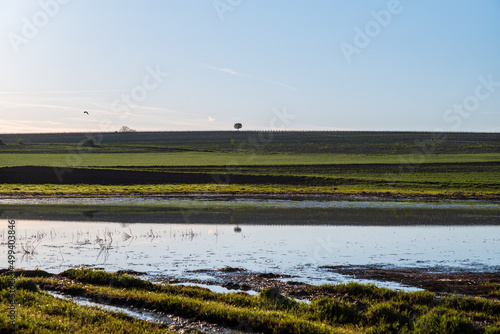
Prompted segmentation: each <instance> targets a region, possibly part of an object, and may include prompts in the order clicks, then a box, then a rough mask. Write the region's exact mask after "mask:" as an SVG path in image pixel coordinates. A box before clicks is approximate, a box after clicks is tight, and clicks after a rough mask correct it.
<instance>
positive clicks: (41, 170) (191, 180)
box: [0, 166, 335, 185]
mask: <svg viewBox="0 0 500 334" xmlns="http://www.w3.org/2000/svg"><path fill="white" fill-rule="evenodd" d="M59 169H60V168H51V167H36V166H26V167H4V168H0V183H10V184H13V183H15V184H100V185H134V184H287V185H333V184H334V183H335V182H334V180H329V179H326V178H321V177H306V176H275V175H240V174H220V173H172V172H150V171H129V170H116V169H90V168H71V169H67V170H66V171H65V172H64V173H62V172H61V171H59V172H58V170H59Z"/></svg>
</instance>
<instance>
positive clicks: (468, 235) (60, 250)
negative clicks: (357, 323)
mask: <svg viewBox="0 0 500 334" xmlns="http://www.w3.org/2000/svg"><path fill="white" fill-rule="evenodd" d="M16 224H17V230H18V233H19V235H27V236H28V240H29V242H31V243H30V245H35V247H34V248H30V249H33V250H34V252H33V254H30V257H29V261H28V258H23V257H20V258H18V263H17V267H20V268H25V269H34V268H36V267H38V268H39V269H43V270H48V271H49V272H53V273H57V272H60V271H63V270H66V269H68V268H74V267H79V266H89V267H99V268H104V269H106V270H109V271H117V270H125V269H129V270H135V271H142V272H147V273H149V274H151V275H166V276H170V277H192V278H199V277H198V276H197V275H200V274H199V273H192V272H188V271H193V270H201V269H218V268H223V267H226V266H231V267H244V268H247V269H249V270H251V271H256V272H274V273H283V274H292V275H296V276H298V277H297V278H296V280H301V281H306V282H311V283H318V282H328V281H338V280H341V279H342V277H341V276H340V275H338V274H335V273H328V272H325V271H323V270H322V269H321V268H320V267H321V266H325V265H329V266H335V265H360V266H361V265H378V266H386V267H391V266H397V267H420V268H431V269H438V270H439V269H441V270H450V269H468V270H481V271H483V270H486V271H494V270H498V269H499V268H500V263H499V259H500V249H499V248H498V247H497V246H496V245H498V243H499V242H500V233H499V232H500V226H309V225H307V226H304V225H303V226H299V225H291V226H263V225H244V226H243V227H244V228H243V229H242V231H241V232H239V233H238V232H235V231H234V227H233V226H231V225H219V226H216V225H214V226H212V225H207V224H196V225H194V224H190V225H172V224H155V225H148V224H129V225H128V226H127V227H123V226H121V225H120V224H118V223H109V222H98V223H95V222H93V223H90V222H56V221H37V220H20V221H17V222H16ZM47 230H54V231H56V233H55V234H54V237H53V238H49V237H47V232H46V231H47ZM74 231H76V232H74ZM31 236H35V237H33V238H30V237H31ZM36 236H44V237H39V238H37V237H36ZM37 240H38V241H37ZM20 242H23V244H24V245H25V246H24V247H26V245H27V241H26V240H24V238H21V239H20ZM5 248H6V247H2V250H1V251H0V253H2V256H4V255H5V256H6V253H5Z"/></svg>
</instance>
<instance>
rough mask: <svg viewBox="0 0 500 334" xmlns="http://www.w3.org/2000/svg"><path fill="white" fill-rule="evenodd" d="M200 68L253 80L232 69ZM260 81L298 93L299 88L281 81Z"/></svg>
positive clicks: (202, 65)
mask: <svg viewBox="0 0 500 334" xmlns="http://www.w3.org/2000/svg"><path fill="white" fill-rule="evenodd" d="M197 65H198V66H201V67H204V68H208V69H211V70H214V71H219V72H224V73H228V74H231V75H235V76H240V77H246V78H252V76H251V75H248V74H243V73H240V72H237V71H235V70H232V69H230V68H225V67H216V66H212V65H208V64H197ZM256 79H258V80H262V81H264V82H267V83H270V84H272V85H276V86H281V87H285V88H287V89H291V90H293V91H298V89H297V88H295V87H293V86H290V85H287V84H285V83H282V82H279V81H273V80H268V79H260V78H256Z"/></svg>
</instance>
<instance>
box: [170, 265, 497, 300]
mask: <svg viewBox="0 0 500 334" xmlns="http://www.w3.org/2000/svg"><path fill="white" fill-rule="evenodd" d="M323 268H324V269H325V270H329V271H333V272H336V273H339V274H342V275H345V276H348V277H349V276H350V277H352V278H353V279H369V280H375V281H381V282H396V283H399V284H402V285H405V286H408V287H417V288H421V289H424V290H428V291H431V292H434V293H437V294H443V295H448V294H460V295H467V296H477V297H483V298H490V299H498V298H499V294H498V291H497V292H495V288H494V287H493V286H494V285H495V284H497V289H498V287H499V286H498V284H500V273H478V272H463V271H462V272H431V271H429V270H428V269H380V268H375V267H356V268H354V267H349V266H335V267H323ZM203 273H204V274H207V275H210V276H213V277H214V278H215V282H218V284H217V285H220V286H222V287H225V288H227V289H234V290H243V291H246V290H254V291H260V290H261V289H266V288H277V289H279V290H280V292H281V293H282V294H284V295H287V296H290V297H293V298H297V299H307V300H311V299H313V298H316V297H319V296H322V295H323V294H324V292H322V291H321V289H318V288H317V287H316V286H314V285H310V284H305V283H301V282H298V281H294V280H293V276H290V275H280V274H273V273H251V272H247V271H246V270H245V269H243V268H222V269H219V270H212V271H203ZM283 278H286V279H287V280H282V279H283ZM166 282H169V283H181V282H190V283H200V284H209V285H210V284H214V282H213V281H202V280H185V279H167V280H166ZM492 285H493V286H492Z"/></svg>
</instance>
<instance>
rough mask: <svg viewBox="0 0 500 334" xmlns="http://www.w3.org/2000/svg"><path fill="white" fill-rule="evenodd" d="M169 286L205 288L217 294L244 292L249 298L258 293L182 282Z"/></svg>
mask: <svg viewBox="0 0 500 334" xmlns="http://www.w3.org/2000/svg"><path fill="white" fill-rule="evenodd" d="M171 285H184V286H197V287H200V288H205V289H208V290H210V291H212V292H217V293H237V292H244V293H247V294H249V295H250V296H257V295H258V294H259V293H258V292H257V291H254V290H245V291H244V290H235V289H227V288H225V287H223V286H219V285H209V284H202V283H190V282H184V283H174V284H171Z"/></svg>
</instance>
